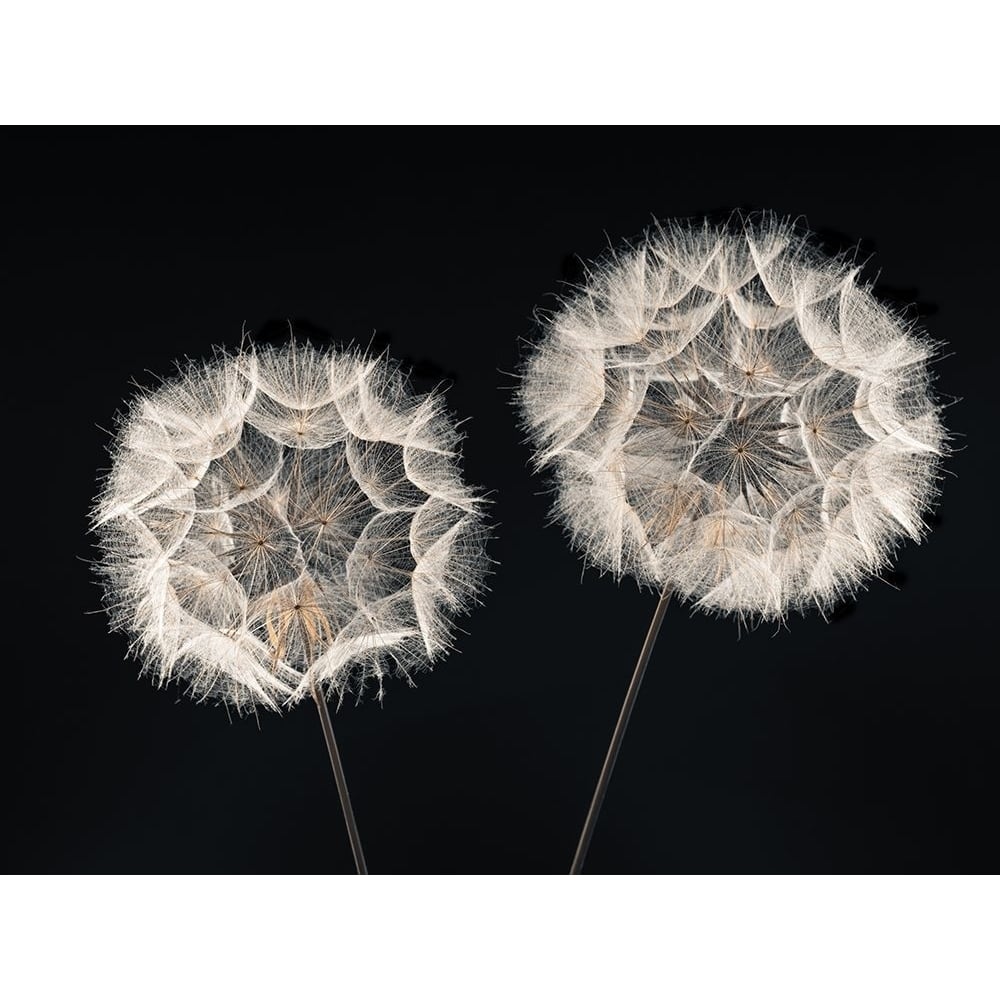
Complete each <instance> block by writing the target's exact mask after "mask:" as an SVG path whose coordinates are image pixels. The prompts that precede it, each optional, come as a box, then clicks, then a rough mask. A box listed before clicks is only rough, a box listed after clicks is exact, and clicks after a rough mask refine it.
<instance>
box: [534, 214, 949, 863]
mask: <svg viewBox="0 0 1000 1000" xmlns="http://www.w3.org/2000/svg"><path fill="white" fill-rule="evenodd" d="M857 275H858V269H857V268H855V267H853V266H852V265H851V264H850V263H849V262H847V261H846V260H842V259H830V258H827V257H825V256H824V255H822V254H821V253H820V252H819V251H818V250H817V249H816V248H815V247H814V246H813V245H812V244H811V243H810V242H809V240H808V239H807V238H806V237H804V236H803V235H802V234H800V233H798V232H797V231H796V230H795V228H794V227H793V226H792V225H790V224H788V223H786V222H783V221H780V220H778V219H777V218H775V217H772V216H764V217H762V218H760V219H758V220H756V221H754V222H751V223H748V224H746V225H745V227H743V228H742V230H740V231H734V230H732V229H729V228H727V227H714V226H711V225H709V224H707V223H706V224H704V225H701V226H694V227H688V226H685V225H682V224H672V225H668V226H665V227H657V228H655V229H654V230H652V231H651V232H649V233H648V234H647V236H646V237H645V238H644V239H643V240H641V241H640V242H639V243H638V244H637V245H636V246H634V247H628V248H626V249H624V250H623V251H621V252H620V253H617V254H615V255H612V256H611V257H609V258H608V259H607V260H606V261H605V262H604V263H602V264H599V265H596V266H595V267H594V268H593V269H592V270H591V272H590V277H589V280H588V282H587V284H586V285H585V287H583V288H581V289H579V290H578V291H577V292H576V293H575V294H572V295H570V296H569V297H567V298H566V299H564V300H563V301H562V302H561V304H560V306H559V308H557V309H556V310H555V312H554V313H553V314H551V315H550V316H549V317H548V318H547V319H546V321H545V330H544V335H543V337H542V339H541V341H540V343H539V344H538V345H537V347H536V348H535V349H534V351H533V353H532V354H531V355H530V357H529V358H528V360H527V363H526V365H525V368H524V372H523V380H522V383H521V387H520V390H519V397H518V398H519V403H520V406H521V411H522V414H523V420H524V425H525V427H526V428H527V430H528V433H529V438H530V440H531V442H532V444H533V446H534V448H535V461H536V465H537V467H538V468H539V469H544V470H548V471H550V472H551V473H552V474H553V476H554V480H555V494H556V503H555V512H554V514H555V517H556V518H557V519H558V520H559V521H561V522H562V523H563V525H564V526H565V528H566V531H567V533H568V534H569V537H570V541H571V543H572V544H573V545H574V546H575V547H576V548H577V549H579V550H580V551H581V552H582V553H583V556H584V559H585V560H586V562H587V563H588V564H589V565H591V566H594V567H596V568H598V569H599V570H601V571H602V572H610V573H612V574H614V575H615V576H616V577H622V576H631V577H633V578H634V579H635V580H636V581H638V583H639V584H640V585H642V586H650V587H653V588H655V589H656V590H657V591H658V592H659V593H660V594H661V607H660V608H659V609H658V615H659V616H660V617H662V610H663V609H664V608H665V605H666V601H667V600H668V599H669V596H670V595H671V594H674V595H676V596H677V597H678V598H680V599H682V600H685V601H689V602H691V603H692V604H693V606H695V607H697V608H699V609H702V610H705V611H710V612H715V613H720V614H732V615H735V616H737V617H739V618H740V619H741V620H746V621H751V622H755V621H760V620H765V619H773V618H783V617H785V616H786V615H787V613H788V612H789V611H791V610H805V609H807V608H809V607H816V608H819V609H820V610H821V611H824V610H826V609H828V608H830V607H831V606H832V605H834V604H835V603H836V602H837V601H838V600H841V599H843V598H844V597H845V596H847V595H850V594H852V593H854V592H855V591H856V590H857V588H858V587H859V586H860V585H861V584H862V583H863V582H864V580H865V579H867V578H868V577H870V576H872V575H873V574H875V573H877V572H878V571H879V570H880V569H883V568H884V567H885V566H886V565H887V564H888V563H889V561H890V559H891V557H892V554H893V552H894V551H895V549H896V547H897V546H898V545H899V544H900V542H902V541H903V540H904V539H907V538H909V539H913V540H915V541H916V540H919V539H920V538H921V537H922V535H923V534H924V531H925V525H924V521H923V514H924V513H925V512H926V511H927V510H928V508H929V507H930V506H931V505H932V503H933V501H934V499H935V498H936V494H937V489H936V483H937V478H938V472H939V463H940V459H941V457H942V455H943V454H944V452H945V450H946V446H945V442H946V433H945V430H944V428H943V426H942V424H941V421H940V415H939V414H940V407H939V406H938V404H937V403H936V402H935V400H934V398H933V396H932V394H931V392H930V389H929V375H928V371H927V362H928V361H929V360H930V359H931V357H932V356H933V353H934V347H933V345H932V344H930V343H929V342H928V341H927V340H926V339H925V338H924V337H923V336H921V335H920V333H919V332H918V331H917V330H916V329H915V328H914V327H913V324H911V323H910V322H908V321H906V320H904V319H903V318H902V317H900V316H899V315H897V314H895V313H893V312H892V311H890V310H889V309H887V308H885V307H884V306H883V305H881V304H880V303H879V302H878V300H877V299H876V298H875V297H874V296H873V295H872V294H871V292H870V291H869V290H868V289H867V288H865V287H863V286H862V285H860V284H859V283H858V280H857ZM658 628H659V619H658V618H657V619H654V628H653V629H651V638H652V639H655V631H656V629H658ZM647 645H648V648H647V649H644V656H645V657H646V658H647V659H648V654H649V652H651V649H652V642H651V641H649V642H648V643H647ZM644 668H645V663H644V662H643V660H642V658H640V667H639V668H637V675H636V678H638V679H641V672H642V669H644ZM636 678H634V679H633V683H634V685H635V691H637V680H636ZM635 691H633V689H631V688H630V692H629V698H630V699H633V700H634V694H635ZM628 710H630V701H629V699H627V700H626V709H625V710H623V715H622V718H621V719H620V720H619V725H618V728H616V732H615V738H614V739H613V741H612V752H610V753H609V757H608V761H606V764H605V772H602V778H601V781H600V782H599V785H598V795H596V796H595V803H594V806H593V807H592V814H591V816H590V817H588V825H587V827H585V838H587V839H589V833H590V832H592V823H593V821H595V820H596V810H597V809H599V808H600V797H601V796H603V789H604V788H606V781H607V778H608V777H609V776H610V768H611V766H613V763H614V755H615V753H616V752H617V743H616V742H615V741H618V743H620V738H621V736H622V734H623V732H624V725H625V723H627V718H628ZM585 851H586V842H585V840H583V839H582V840H581V848H580V850H579V851H578V857H577V861H576V862H574V865H575V866H576V865H577V862H579V863H580V864H582V855H583V853H585ZM575 870H579V868H578V867H575Z"/></svg>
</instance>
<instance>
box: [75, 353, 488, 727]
mask: <svg viewBox="0 0 1000 1000" xmlns="http://www.w3.org/2000/svg"><path fill="white" fill-rule="evenodd" d="M459 441H460V434H459V433H458V431H457V430H456V428H455V425H454V423H453V422H452V421H451V420H450V418H449V415H448V414H447V412H446V410H445V408H444V403H443V400H442V397H441V395H440V394H438V393H431V394H429V395H424V396H418V395H414V394H413V393H412V392H411V391H410V388H409V385H408V382H407V380H406V378H405V377H404V376H403V375H402V374H401V373H400V371H399V369H398V368H397V367H396V366H394V365H393V364H392V363H390V362H389V361H387V360H386V359H385V358H384V357H378V358H376V357H370V356H366V355H365V354H363V353H358V352H353V351H333V350H329V351H323V350H318V349H316V348H314V347H312V346H310V345H309V344H302V343H294V342H293V343H292V344H290V345H289V346H287V347H284V348H266V349H259V350H258V349H252V348H251V349H247V350H241V351H239V352H238V353H236V354H225V353H221V352H220V353H219V354H217V355H216V357H215V358H214V359H213V360H212V361H211V362H209V363H206V364H194V363H192V364H189V365H188V366H187V367H186V368H183V369H182V370H181V372H180V374H179V377H177V378H176V379H174V380H172V381H167V382H165V383H164V384H163V385H161V386H160V387H159V388H158V389H156V390H155V391H153V392H151V393H143V394H141V395H139V396H137V397H136V398H135V399H134V400H133V401H132V404H131V406H130V408H129V409H128V411H127V412H126V413H125V414H124V415H123V416H122V417H121V419H120V421H119V426H118V432H117V435H116V437H115V440H114V443H113V445H112V457H113V464H112V467H111V470H110V472H109V473H108V474H107V477H106V479H105V481H104V483H103V489H102V492H101V494H100V496H99V497H98V499H97V502H96V505H95V508H94V511H93V515H92V518H93V524H94V526H95V528H96V530H97V532H98V537H99V541H100V545H101V549H102V560H101V563H100V569H101V572H102V574H103V577H104V581H105V590H106V603H107V606H108V609H109V611H110V614H111V619H112V625H113V627H116V628H121V629H124V630H126V631H127V632H129V633H130V634H131V635H132V636H133V637H134V649H135V650H136V652H137V653H138V654H139V656H140V658H141V659H142V661H143V666H144V670H145V671H146V672H148V673H150V674H151V675H152V676H153V677H154V678H155V680H156V681H158V682H159V683H166V682H168V681H170V680H172V679H173V680H177V681H179V682H181V683H182V684H183V685H185V686H186V687H187V689H188V691H189V693H190V694H191V695H192V696H194V697H196V698H199V699H212V700H220V701H224V702H226V703H228V704H230V705H233V706H235V707H236V709H237V710H239V711H251V710H253V709H255V708H256V707H257V706H258V705H259V706H264V707H267V708H271V709H280V708H281V707H283V706H287V705H290V704H292V703H294V702H296V701H298V700H299V699H300V698H302V697H303V696H304V695H306V694H308V693H310V691H311V689H312V686H313V685H316V686H318V687H320V688H321V689H322V690H324V691H325V692H326V693H328V694H329V693H333V694H336V695H338V696H342V695H343V694H344V692H346V691H348V690H355V691H360V690H361V689H362V687H363V686H364V685H365V683H366V682H367V681H370V680H374V681H375V682H376V684H377V686H378V691H379V694H381V691H382V679H383V677H384V675H385V674H386V673H387V672H396V673H400V674H402V675H404V676H407V677H409V675H410V674H411V673H412V672H413V671H414V670H416V669H420V668H423V667H426V666H427V665H428V664H429V663H430V662H431V661H434V660H436V659H438V658H439V657H441V656H442V655H443V654H445V653H446V652H447V651H448V650H449V649H450V647H451V641H452V625H451V619H452V618H453V616H455V615H456V614H458V613H461V612H462V611H464V610H466V609H467V608H468V606H469V605H470V604H471V603H473V602H474V601H475V599H476V595H477V594H478V593H479V592H480V591H481V589H482V584H483V578H484V575H485V573H486V571H487V568H488V562H489V560H488V559H487V557H486V555H485V551H484V542H485V536H486V533H487V532H486V528H485V525H484V518H483V514H482V507H483V499H482V496H481V495H480V494H479V493H478V492H477V491H476V490H474V489H472V488H470V487H469V486H467V485H466V484H465V483H464V482H463V481H462V477H461V471H460V468H459V455H458V445H459Z"/></svg>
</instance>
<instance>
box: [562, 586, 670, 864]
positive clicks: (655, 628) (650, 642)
mask: <svg viewBox="0 0 1000 1000" xmlns="http://www.w3.org/2000/svg"><path fill="white" fill-rule="evenodd" d="M670 594H671V591H670V589H669V588H667V589H666V590H664V591H663V593H662V594H660V600H659V603H658V604H657V605H656V610H655V611H654V612H653V620H652V621H651V622H650V623H649V631H648V632H647V633H646V641H645V642H644V643H643V644H642V652H640V653H639V661H638V662H637V663H636V665H635V672H634V673H633V674H632V681H631V683H630V684H629V686H628V691H627V692H626V693H625V702H624V703H623V704H622V710H621V712H620V713H619V715H618V722H617V723H615V731H614V732H613V733H612V734H611V744H610V745H609V746H608V753H607V756H606V757H605V758H604V766H603V767H602V768H601V776H600V777H599V778H598V779H597V787H596V788H595V789H594V797H593V799H591V802H590V810H589V811H588V813H587V819H586V821H585V822H584V824H583V832H582V833H581V834H580V842H579V843H578V844H577V845H576V854H575V855H574V856H573V866H572V867H571V868H570V870H569V873H570V875H579V874H580V873H581V872H582V871H583V862H584V860H585V859H586V857H587V849H588V848H589V847H590V840H591V837H593V836H594V827H595V826H597V817H598V816H599V815H600V812H601V806H602V805H603V804H604V796H605V795H607V793H608V783H609V782H610V781H611V772H612V771H613V770H614V769H615V761H616V760H617V759H618V751H619V750H620V749H621V745H622V740H623V739H624V738H625V730H626V728H627V727H628V720H629V717H630V716H631V715H632V709H633V708H634V707H635V702H636V698H638V696H639V686H640V685H641V684H642V676H643V674H645V672H646V664H648V663H649V657H650V656H651V654H652V652H653V646H655V645H656V637H657V636H658V635H659V634H660V626H661V625H662V624H663V616H664V615H665V614H666V611H667V605H668V604H669V603H670Z"/></svg>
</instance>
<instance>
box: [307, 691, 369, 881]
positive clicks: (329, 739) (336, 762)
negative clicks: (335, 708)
mask: <svg viewBox="0 0 1000 1000" xmlns="http://www.w3.org/2000/svg"><path fill="white" fill-rule="evenodd" d="M312 696H313V701H315V702H316V708H317V709H318V710H319V721H320V725H322V727H323V739H325V740H326V749H327V750H328V751H329V753H330V765H331V766H332V767H333V777H334V779H335V780H336V782H337V791H338V792H339V793H340V805H341V808H342V809H343V810H344V822H345V823H346V824H347V836H348V837H350V840H351V850H352V851H353V852H354V866H355V867H356V868H357V870H358V874H359V875H367V874H368V865H367V864H366V863H365V852H364V851H363V850H362V848H361V834H360V833H358V824H357V821H356V820H355V819H354V810H353V809H352V808H351V793H350V792H349V791H348V790H347V777H346V776H345V775H344V765H343V764H342V763H341V761H340V751H339V750H338V749H337V740H336V738H335V737H334V735H333V723H332V722H331V721H330V710H329V708H327V705H326V699H325V698H324V697H323V695H322V694H320V692H319V690H318V689H317V688H316V687H313V689H312Z"/></svg>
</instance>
